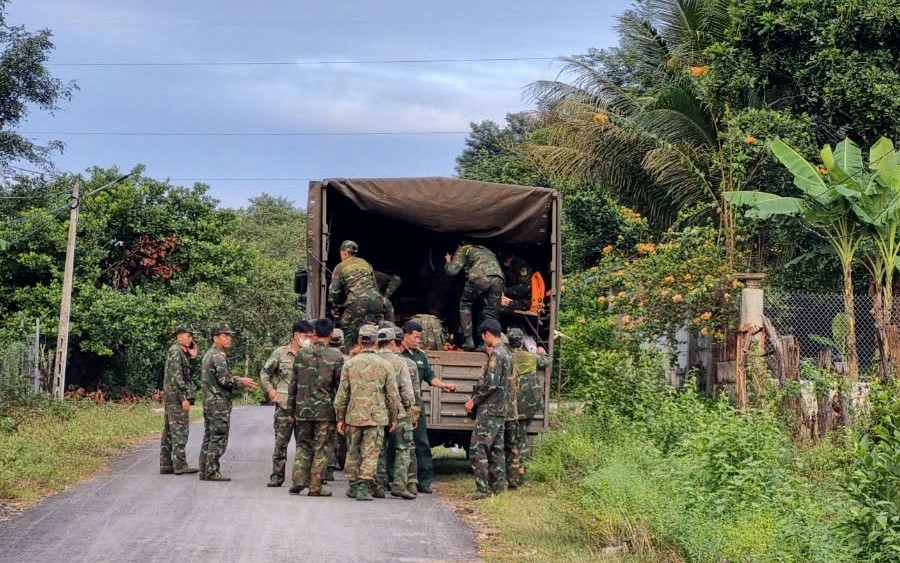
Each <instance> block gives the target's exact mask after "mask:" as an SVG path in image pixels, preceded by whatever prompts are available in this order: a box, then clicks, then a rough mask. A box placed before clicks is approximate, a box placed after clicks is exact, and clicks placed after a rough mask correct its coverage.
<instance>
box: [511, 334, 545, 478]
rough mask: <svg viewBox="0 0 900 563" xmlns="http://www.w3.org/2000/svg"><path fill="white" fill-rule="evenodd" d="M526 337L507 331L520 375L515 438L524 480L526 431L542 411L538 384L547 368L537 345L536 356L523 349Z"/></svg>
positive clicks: (526, 444) (542, 391) (539, 384)
mask: <svg viewBox="0 0 900 563" xmlns="http://www.w3.org/2000/svg"><path fill="white" fill-rule="evenodd" d="M524 340H525V335H524V334H523V333H522V331H521V330H520V329H518V328H512V329H510V330H509V346H510V348H511V349H512V357H513V365H515V367H516V370H517V371H518V372H519V382H518V389H517V393H516V411H517V412H518V415H519V423H518V425H517V428H516V436H517V442H518V447H519V459H520V466H519V480H520V481H521V480H522V479H523V478H524V476H525V475H524V466H523V463H524V462H525V461H527V460H528V458H529V457H531V455H530V454H531V452H530V451H529V449H528V442H527V440H526V438H527V430H528V427H529V426H530V425H531V423H532V422H534V415H535V414H537V413H539V412H543V411H544V384H543V383H542V382H541V374H540V373H538V371H543V370H545V369H547V368H548V367H550V356H548V355H547V351H546V350H544V349H543V348H542V347H540V346H538V349H537V354H535V353H533V352H529V351H528V350H526V349H525V348H524V346H523V343H524Z"/></svg>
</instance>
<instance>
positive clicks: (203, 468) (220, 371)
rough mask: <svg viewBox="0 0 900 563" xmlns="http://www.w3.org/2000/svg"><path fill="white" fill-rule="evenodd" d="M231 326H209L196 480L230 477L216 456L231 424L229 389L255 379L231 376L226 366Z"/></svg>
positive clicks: (252, 383)
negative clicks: (221, 467)
mask: <svg viewBox="0 0 900 563" xmlns="http://www.w3.org/2000/svg"><path fill="white" fill-rule="evenodd" d="M232 334H234V333H233V332H232V331H231V328H229V326H228V325H227V324H225V323H219V324H218V325H216V327H215V328H214V329H213V332H212V340H213V345H212V346H210V348H209V350H207V351H206V354H204V355H203V364H202V367H201V370H200V373H201V375H200V378H201V379H200V382H201V384H202V386H203V445H202V446H201V447H200V480H201V481H231V478H230V477H225V476H224V475H222V473H221V471H220V470H219V469H220V468H219V459H220V458H221V457H222V454H224V453H225V448H226V447H228V429H229V426H230V424H231V393H232V391H234V390H235V389H236V388H237V387H243V388H244V389H249V390H253V389H256V382H255V381H253V380H252V379H250V378H249V377H235V376H233V375H231V370H229V369H228V358H227V356H226V351H227V350H228V349H229V348H231V335H232Z"/></svg>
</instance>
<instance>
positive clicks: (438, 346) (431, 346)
mask: <svg viewBox="0 0 900 563" xmlns="http://www.w3.org/2000/svg"><path fill="white" fill-rule="evenodd" d="M413 320H414V321H416V322H418V323H419V324H420V325H422V343H421V344H420V345H419V347H420V348H421V349H423V350H443V349H444V342H445V341H446V340H447V332H446V331H445V330H444V326H443V325H442V324H441V320H440V319H439V318H437V317H435V316H434V315H424V314H422V315H414V316H413Z"/></svg>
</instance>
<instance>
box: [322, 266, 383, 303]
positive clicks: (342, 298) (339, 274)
mask: <svg viewBox="0 0 900 563" xmlns="http://www.w3.org/2000/svg"><path fill="white" fill-rule="evenodd" d="M372 295H380V294H379V293H378V287H377V286H376V285H375V270H373V269H372V266H371V265H370V264H369V263H368V262H366V261H365V260H363V259H362V258H358V257H356V256H350V257H349V258H347V259H346V260H344V261H342V262H341V263H340V264H338V265H337V267H336V268H335V269H334V273H333V274H332V276H331V285H329V286H328V300H329V301H331V303H332V304H333V305H334V306H336V307H341V306H344V305H346V304H347V303H352V302H354V301H359V300H361V299H368V298H369V297H370V296H372Z"/></svg>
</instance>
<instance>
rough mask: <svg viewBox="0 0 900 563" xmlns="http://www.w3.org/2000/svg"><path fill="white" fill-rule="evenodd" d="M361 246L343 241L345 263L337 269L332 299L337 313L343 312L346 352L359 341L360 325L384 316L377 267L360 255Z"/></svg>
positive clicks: (334, 311) (335, 270) (331, 288)
mask: <svg viewBox="0 0 900 563" xmlns="http://www.w3.org/2000/svg"><path fill="white" fill-rule="evenodd" d="M358 251H359V246H357V244H356V243H355V242H353V241H352V240H345V241H344V242H343V243H341V249H340V255H341V263H340V264H338V265H337V267H336V268H335V269H334V273H333V274H332V276H331V285H329V286H328V299H329V301H331V304H332V306H333V307H334V309H333V311H332V312H333V313H334V314H335V316H337V313H338V312H340V322H341V328H343V329H344V336H345V337H346V342H345V344H344V346H345V349H344V352H345V353H347V352H349V347H352V346H353V345H355V344H356V341H357V332H358V331H359V327H360V326H362V324H363V323H366V322H375V323H377V322H378V321H380V320H382V319H384V313H385V309H386V307H385V305H384V302H385V298H384V296H382V295H381V293H379V292H378V286H377V284H376V283H375V270H374V269H372V266H371V264H369V263H368V262H366V261H365V260H363V259H362V258H359V257H358V256H356V253H357V252H358Z"/></svg>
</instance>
